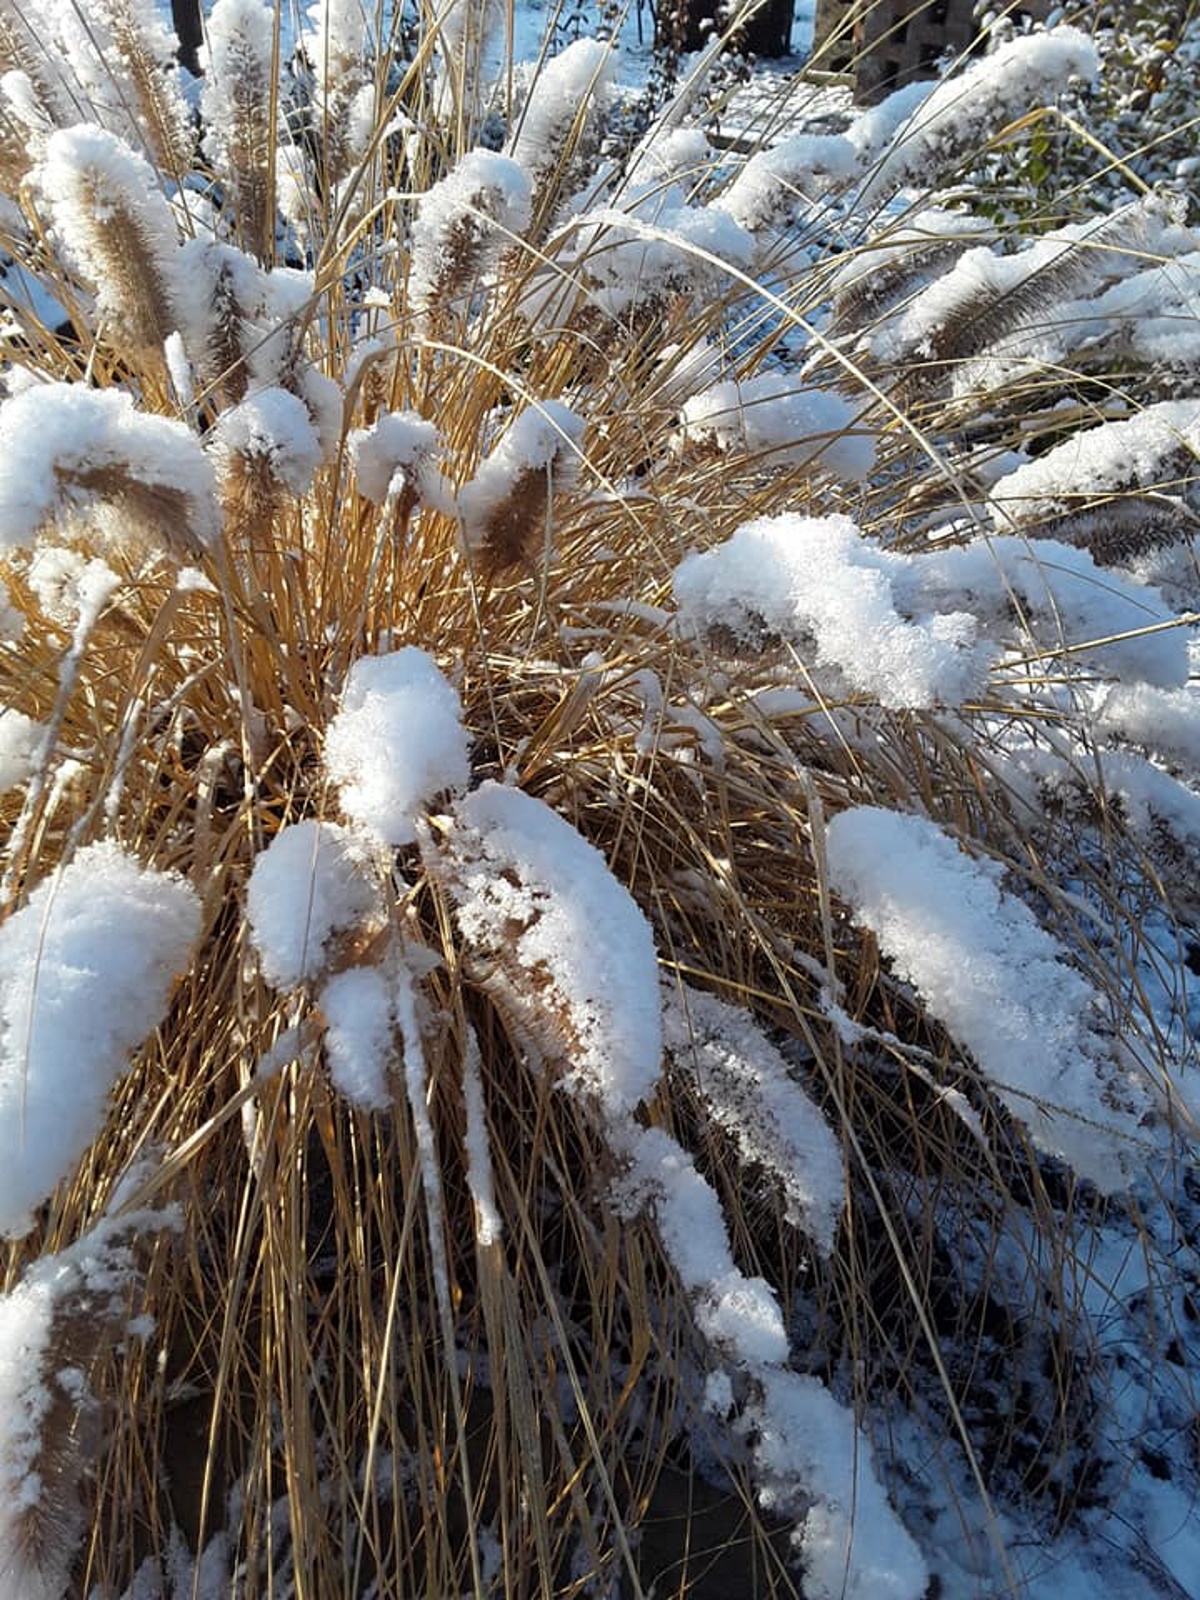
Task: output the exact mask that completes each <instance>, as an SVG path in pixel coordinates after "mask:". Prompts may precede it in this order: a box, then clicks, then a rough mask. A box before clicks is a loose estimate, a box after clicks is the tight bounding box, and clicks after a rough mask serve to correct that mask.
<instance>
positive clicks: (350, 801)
mask: <svg viewBox="0 0 1200 1600" xmlns="http://www.w3.org/2000/svg"><path fill="white" fill-rule="evenodd" d="M325 766H326V769H327V771H328V773H329V776H330V777H331V778H332V779H333V781H334V783H335V784H337V786H338V788H339V789H340V790H341V797H342V806H343V808H344V810H345V812H346V814H347V816H349V817H351V818H352V819H353V820H354V821H355V822H357V823H359V824H360V825H361V826H362V827H364V828H368V829H370V831H371V832H372V833H374V834H375V835H376V836H377V837H378V838H379V839H380V840H381V841H382V842H383V843H384V844H388V845H403V844H412V843H413V842H414V840H415V839H416V837H417V821H418V819H419V818H420V816H421V814H422V813H423V812H424V811H425V809H426V808H427V806H428V805H429V804H430V803H431V802H432V801H433V800H434V798H435V797H436V796H437V795H439V794H441V793H443V792H444V791H445V790H447V789H449V790H458V789H463V788H465V787H466V785H467V781H468V779H469V777H470V760H469V755H468V741H467V733H466V729H465V728H464V727H463V724H462V703H461V701H460V700H459V698H458V695H457V693H456V692H455V690H454V689H453V688H452V687H451V685H450V684H449V683H447V681H446V679H445V678H444V677H443V676H442V674H441V673H440V672H439V671H438V668H437V665H436V663H435V662H434V660H433V658H432V657H431V656H428V655H426V653H425V651H423V650H418V649H417V648H416V647H415V646H414V645H407V646H405V648H404V649H402V650H395V651H393V652H392V653H391V654H389V655H385V656H364V657H363V658H362V659H360V660H358V661H356V662H355V663H354V665H353V666H352V667H351V668H350V673H349V676H348V677H347V679H346V688H345V692H344V693H343V695H342V705H341V709H340V711H339V712H338V714H337V716H336V717H334V719H333V721H332V722H331V723H330V724H329V729H328V732H327V733H326V736H325Z"/></svg>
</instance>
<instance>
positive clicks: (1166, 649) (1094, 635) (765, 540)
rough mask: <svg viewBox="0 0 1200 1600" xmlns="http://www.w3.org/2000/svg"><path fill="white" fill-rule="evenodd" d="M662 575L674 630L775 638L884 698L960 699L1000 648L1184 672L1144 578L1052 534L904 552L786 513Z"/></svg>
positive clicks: (1180, 652)
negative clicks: (669, 584) (672, 605)
mask: <svg viewBox="0 0 1200 1600" xmlns="http://www.w3.org/2000/svg"><path fill="white" fill-rule="evenodd" d="M673 586H674V592H675V600H676V604H677V606H678V614H679V617H678V625H679V628H680V630H681V631H682V632H683V633H684V634H686V635H691V636H708V637H711V638H712V639H714V641H715V642H716V643H717V644H718V645H721V644H725V645H729V644H732V646H733V647H734V648H735V650H748V651H751V652H756V651H758V650H761V649H763V648H765V647H768V646H771V645H772V644H774V643H777V642H778V641H779V640H783V641H786V642H788V643H790V644H791V645H792V646H794V647H795V648H796V649H797V650H798V651H799V652H800V653H801V655H802V656H805V655H807V656H809V657H811V660H810V661H809V665H810V666H812V667H814V668H824V669H826V670H827V671H829V670H830V669H832V672H833V674H834V676H833V678H832V679H831V680H827V684H826V687H827V690H828V691H829V692H830V693H837V692H841V691H845V690H849V691H850V692H852V693H858V694H868V695H871V696H873V697H875V698H876V699H878V700H879V702H880V703H881V704H882V705H885V706H891V707H897V708H899V707H902V706H907V707H911V708H918V707H930V706H935V705H960V704H962V703H963V701H965V700H969V699H971V698H972V697H974V696H976V695H978V694H980V693H981V692H982V691H983V689H984V687H985V685H986V681H987V676H988V672H989V670H990V669H991V668H992V667H993V666H994V665H996V664H997V663H998V661H999V660H1000V659H1001V656H1002V652H1003V651H1004V650H1005V649H1007V650H1008V651H1011V652H1012V653H1013V654H1014V655H1016V656H1024V655H1027V654H1028V653H1029V652H1030V650H1031V649H1032V650H1033V652H1034V653H1035V654H1044V655H1046V656H1047V657H1049V656H1052V655H1055V654H1058V653H1059V652H1063V653H1064V661H1065V662H1066V663H1067V664H1070V663H1071V662H1072V661H1078V662H1079V663H1080V664H1081V665H1082V666H1084V667H1085V668H1086V669H1087V670H1088V671H1092V672H1094V671H1096V670H1102V671H1107V672H1109V673H1111V674H1112V675H1114V676H1116V677H1119V678H1123V679H1126V680H1130V679H1132V680H1136V679H1144V680H1145V681H1146V682H1148V683H1154V684H1159V685H1163V686H1167V687H1171V686H1173V685H1176V684H1180V683H1182V682H1183V681H1184V680H1185V679H1186V677H1187V672H1188V656H1187V640H1186V637H1185V636H1184V634H1183V632H1182V630H1181V629H1178V628H1172V627H1170V626H1168V624H1170V623H1171V622H1173V621H1174V613H1173V612H1171V611H1170V610H1169V609H1168V608H1167V606H1166V605H1165V604H1164V603H1163V601H1162V599H1161V597H1160V596H1159V595H1158V594H1157V593H1156V592H1155V591H1154V590H1153V589H1148V588H1145V587H1143V586H1142V585H1140V584H1136V583H1133V582H1130V581H1129V580H1128V579H1124V578H1119V577H1117V576H1116V575H1115V574H1112V573H1108V572H1102V571H1101V570H1100V569H1098V568H1097V566H1096V564H1095V562H1094V561H1093V559H1092V557H1091V556H1090V555H1089V554H1088V553H1087V551H1085V550H1078V549H1075V548H1073V547H1072V546H1069V545H1064V544H1060V543H1058V542H1057V541H1055V540H1049V539H1047V540H1034V541H1028V540H1024V539H1018V538H1015V537H1014V538H1000V539H989V540H986V541H985V540H977V541H976V542H974V543H972V544H967V545H959V546H952V547H950V548H947V549H941V550H936V551H931V552H928V553H920V554H913V555H910V554H906V553H904V552H901V551H892V550H884V549H882V548H881V547H880V546H879V545H878V544H877V543H876V542H875V540H873V539H868V538H865V537H864V536H863V535H862V534H861V533H860V532H859V530H858V528H857V527H856V526H855V524H854V523H853V522H851V521H850V519H849V518H848V517H844V516H840V515H835V516H832V517H819V518H814V517H802V516H799V515H797V514H795V513H790V512H787V513H784V514H783V515H781V516H777V517H765V518H761V519H759V520H757V521H754V522H749V523H744V524H743V525H742V527H740V528H739V529H738V530H737V531H736V533H734V535H733V536H732V538H730V539H728V540H726V542H725V543H724V544H721V545H718V546H717V547H716V548H715V549H713V550H708V551H705V552H703V553H701V554H696V555H692V556H688V557H687V558H686V560H684V561H683V562H682V563H681V564H680V566H679V567H678V568H676V571H675V575H674V579H673ZM1014 602H1015V606H1014ZM1014 609H1015V611H1016V615H1014Z"/></svg>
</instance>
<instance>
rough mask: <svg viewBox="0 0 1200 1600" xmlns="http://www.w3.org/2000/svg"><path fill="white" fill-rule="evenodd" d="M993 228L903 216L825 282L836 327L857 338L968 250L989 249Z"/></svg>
mask: <svg viewBox="0 0 1200 1600" xmlns="http://www.w3.org/2000/svg"><path fill="white" fill-rule="evenodd" d="M995 234H996V229H995V224H994V223H992V222H991V221H989V220H988V219H987V218H985V217H976V216H973V215H972V214H971V213H970V212H963V211H944V210H942V209H941V208H940V207H937V206H928V207H924V208H923V209H921V210H920V211H917V212H915V213H913V212H908V213H905V215H904V216H903V218H902V219H901V220H900V221H899V222H896V221H895V220H894V219H888V220H887V221H886V222H885V225H884V226H882V227H880V228H879V229H878V231H877V232H875V233H873V234H872V235H871V236H870V237H869V238H867V239H866V240H864V241H863V243H862V244H860V245H858V246H857V247H856V248H855V249H853V250H848V251H847V252H846V253H845V255H844V256H842V257H841V258H840V260H839V261H838V263H837V265H836V267H835V269H834V272H833V274H832V275H831V277H830V279H829V288H830V293H831V296H832V299H833V309H834V326H835V328H836V330H837V331H838V332H839V333H841V332H843V331H848V332H851V333H858V332H861V331H862V330H864V329H866V328H867V327H868V326H869V325H870V323H871V322H873V321H874V320H876V319H877V318H878V317H880V316H881V315H882V314H883V313H885V312H887V311H890V310H891V309H892V307H894V306H895V305H896V304H897V303H898V302H901V301H905V300H908V299H909V298H911V296H912V295H913V294H914V293H915V292H917V291H918V290H919V289H920V288H922V287H925V286H926V285H928V283H929V282H930V281H931V280H932V279H934V278H937V277H940V276H941V275H942V274H943V273H945V272H946V271H947V270H948V269H949V268H950V267H952V266H953V265H954V263H955V261H957V260H958V258H959V257H960V256H961V255H962V254H963V252H964V251H965V250H967V249H969V248H970V246H972V245H979V244H982V243H990V242H991V241H992V240H993V239H994V238H995Z"/></svg>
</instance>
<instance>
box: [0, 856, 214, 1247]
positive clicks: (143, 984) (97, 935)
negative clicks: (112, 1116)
mask: <svg viewBox="0 0 1200 1600" xmlns="http://www.w3.org/2000/svg"><path fill="white" fill-rule="evenodd" d="M199 931H200V904H199V900H198V899H197V897H196V894H195V891H194V890H193V889H192V888H191V886H190V885H189V884H188V883H186V882H185V881H184V880H183V879H182V878H179V877H177V876H175V875H173V874H171V873H166V872H159V871H156V870H154V869H152V868H149V867H143V866H141V865H140V864H139V863H138V862H137V861H136V860H135V859H134V858H133V857H132V856H130V855H128V854H127V853H126V852H125V851H124V850H123V849H122V848H121V847H120V846H119V845H116V844H111V843H101V844H94V845H89V846H88V847H87V848H86V849H84V850H81V851H80V852H79V853H78V855H76V856H75V857H74V859H73V860H72V861H71V862H69V863H68V865H67V866H65V867H63V868H62V869H61V870H60V871H58V872H56V873H55V874H54V875H53V876H52V877H50V878H48V879H46V880H45V881H44V882H43V883H41V884H40V885H39V886H38V888H37V889H35V890H34V892H33V894H32V895H31V896H30V897H29V900H28V902H27V903H26V904H25V905H24V906H23V907H22V908H21V909H20V910H19V911H16V912H14V913H13V914H12V915H11V916H10V917H9V918H8V920H7V921H6V922H5V923H4V924H3V925H2V926H0V1234H9V1235H12V1234H19V1233H22V1232H24V1231H25V1230H26V1229H27V1228H28V1227H29V1224H30V1213H31V1211H32V1209H33V1207H35V1206H36V1205H38V1204H39V1203H40V1202H41V1201H42V1200H44V1199H45V1198H46V1197H47V1196H48V1195H49V1194H50V1193H51V1191H52V1190H53V1189H54V1188H55V1186H56V1185H57V1184H58V1183H59V1182H60V1180H61V1179H63V1178H64V1177H66V1176H67V1175H68V1174H69V1173H70V1171H71V1170H72V1168H73V1167H74V1165H75V1163H76V1162H77V1161H78V1160H79V1158H80V1156H82V1155H83V1153H84V1151H85V1150H86V1149H87V1147H88V1145H89V1144H91V1142H92V1141H93V1140H94V1139H95V1138H97V1137H98V1135H99V1134H100V1132H101V1131H102V1129H103V1126H104V1117H105V1108H106V1103H107V1100H108V1094H109V1090H110V1089H111V1088H112V1086H113V1084H114V1083H115V1082H116V1080H117V1078H118V1077H119V1076H120V1074H121V1073H122V1072H123V1071H124V1070H125V1068H126V1066H127V1065H128V1062H129V1057H130V1055H131V1054H132V1053H133V1051H135V1050H136V1049H137V1048H138V1046H139V1045H140V1044H141V1043H142V1041H143V1040H144V1039H145V1038H146V1035H147V1034H148V1033H149V1032H150V1031H151V1029H153V1028H154V1027H155V1026H156V1024H157V1023H158V1021H159V1019H160V1018H161V1016H162V1014H163V1011H164V1010H165V1008H166V1003H167V998H168V995H169V993H170V986H171V980H172V978H173V977H174V976H175V975H176V974H178V973H180V972H182V971H183V970H184V969H185V968H186V966H187V964H188V959H189V956H190V952H191V947H192V945H193V943H194V942H195V940H196V937H197V935H198V933H199Z"/></svg>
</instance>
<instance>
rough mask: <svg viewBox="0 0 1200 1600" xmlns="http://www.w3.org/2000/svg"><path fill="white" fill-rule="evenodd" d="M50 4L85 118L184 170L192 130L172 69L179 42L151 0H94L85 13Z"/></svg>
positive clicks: (159, 160)
mask: <svg viewBox="0 0 1200 1600" xmlns="http://www.w3.org/2000/svg"><path fill="white" fill-rule="evenodd" d="M51 9H52V11H53V15H54V17H55V22H56V26H57V27H58V28H59V30H61V35H62V39H63V44H64V48H65V51H66V54H67V57H68V59H69V61H70V65H71V69H72V72H73V75H74V77H75V81H76V83H77V84H78V85H79V87H80V89H81V90H82V95H83V98H82V105H83V106H85V107H86V111H87V114H88V116H94V117H95V119H96V121H98V122H101V123H103V124H104V126H105V127H107V128H111V129H112V131H113V132H114V133H118V134H120V135H121V136H122V138H124V139H126V140H127V141H128V142H129V143H130V144H133V145H135V146H136V147H137V148H139V149H145V150H146V152H147V154H149V155H150V156H151V158H152V159H153V160H154V162H155V164H156V165H157V166H159V167H161V168H162V169H163V170H164V171H167V172H183V171H186V170H187V168H188V166H189V165H190V160H191V142H192V137H193V134H192V121H191V116H190V113H189V109H188V105H187V102H186V101H185V100H184V97H183V94H182V92H181V90H180V85H179V75H178V72H177V70H176V67H175V57H176V51H177V50H178V48H179V41H178V39H177V38H176V36H175V34H174V32H173V31H172V29H171V28H170V26H169V25H168V22H167V21H166V19H165V17H164V15H163V11H162V9H161V8H160V7H159V6H158V5H156V4H155V0H96V3H95V4H92V5H89V6H88V7H87V9H86V11H85V10H84V9H83V8H82V7H80V6H78V5H75V4H71V3H69V0H67V3H60V4H57V5H55V6H53V7H52V8H51ZM80 103H81V102H79V101H77V102H76V104H77V106H78V105H79V104H80ZM76 117H78V111H77V112H76ZM72 120H74V119H72Z"/></svg>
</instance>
